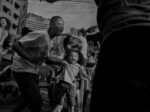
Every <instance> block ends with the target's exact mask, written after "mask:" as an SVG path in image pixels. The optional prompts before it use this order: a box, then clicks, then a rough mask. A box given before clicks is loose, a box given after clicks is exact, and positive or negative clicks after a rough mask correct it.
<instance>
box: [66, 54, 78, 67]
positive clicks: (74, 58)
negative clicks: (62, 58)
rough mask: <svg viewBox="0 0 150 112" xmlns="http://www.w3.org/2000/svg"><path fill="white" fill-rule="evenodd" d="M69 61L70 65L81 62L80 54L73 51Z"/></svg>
mask: <svg viewBox="0 0 150 112" xmlns="http://www.w3.org/2000/svg"><path fill="white" fill-rule="evenodd" d="M67 61H68V62H69V63H70V64H75V63H77V62H78V61H79V53H78V52H76V51H72V52H70V53H69V55H68V59H67Z"/></svg>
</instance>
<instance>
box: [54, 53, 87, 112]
mask: <svg viewBox="0 0 150 112" xmlns="http://www.w3.org/2000/svg"><path fill="white" fill-rule="evenodd" d="M81 55H82V54H80V53H79V52H77V51H71V52H69V54H68V55H66V56H65V61H64V63H65V66H66V67H65V70H64V72H63V73H62V78H61V79H60V81H59V83H58V85H57V86H56V90H55V95H56V97H55V100H56V102H57V106H56V108H55V109H54V110H53V112H61V110H62V108H63V105H64V99H65V97H67V101H68V106H69V112H74V106H75V104H76V103H75V97H76V94H77V92H76V89H77V87H76V83H77V82H76V77H77V75H82V76H83V77H85V78H87V79H89V80H90V78H89V77H88V76H87V74H86V72H85V71H84V68H83V67H82V66H80V65H79V64H78V61H79V59H81Z"/></svg>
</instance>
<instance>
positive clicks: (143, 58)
mask: <svg viewBox="0 0 150 112" xmlns="http://www.w3.org/2000/svg"><path fill="white" fill-rule="evenodd" d="M95 2H96V3H97V7H98V13H97V23H98V27H99V30H100V32H102V34H103V42H102V44H101V48H100V56H99V62H98V66H97V69H96V74H95V77H94V80H93V81H94V82H93V87H92V89H93V91H92V102H91V112H96V111H97V110H98V111H103V112H109V111H115V112H149V111H150V106H149V104H150V80H149V74H150V71H149V67H148V65H149V63H150V61H149V57H150V55H149V53H148V51H149V48H150V44H149V37H150V19H149V17H150V13H149V12H150V0H107V1H106V0H95ZM99 85H100V86H99ZM99 90H100V91H99ZM100 102H101V103H100Z"/></svg>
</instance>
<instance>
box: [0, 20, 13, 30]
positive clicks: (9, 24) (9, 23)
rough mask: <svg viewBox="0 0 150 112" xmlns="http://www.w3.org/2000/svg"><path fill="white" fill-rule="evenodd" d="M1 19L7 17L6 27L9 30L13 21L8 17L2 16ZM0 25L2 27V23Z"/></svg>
mask: <svg viewBox="0 0 150 112" xmlns="http://www.w3.org/2000/svg"><path fill="white" fill-rule="evenodd" d="M1 19H5V20H6V22H7V25H6V27H5V29H6V30H9V29H10V27H11V22H10V20H9V19H8V18H6V17H0V21H1ZM0 27H1V24H0Z"/></svg>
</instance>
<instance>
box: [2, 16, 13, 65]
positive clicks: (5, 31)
mask: <svg viewBox="0 0 150 112" xmlns="http://www.w3.org/2000/svg"><path fill="white" fill-rule="evenodd" d="M10 26H11V24H10V21H9V20H8V19H7V18H5V17H0V62H1V59H2V57H3V55H4V54H6V52H7V46H8V45H7V44H8V42H6V40H9V38H10V35H9V29H10Z"/></svg>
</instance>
